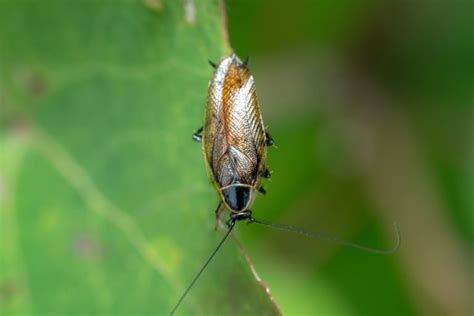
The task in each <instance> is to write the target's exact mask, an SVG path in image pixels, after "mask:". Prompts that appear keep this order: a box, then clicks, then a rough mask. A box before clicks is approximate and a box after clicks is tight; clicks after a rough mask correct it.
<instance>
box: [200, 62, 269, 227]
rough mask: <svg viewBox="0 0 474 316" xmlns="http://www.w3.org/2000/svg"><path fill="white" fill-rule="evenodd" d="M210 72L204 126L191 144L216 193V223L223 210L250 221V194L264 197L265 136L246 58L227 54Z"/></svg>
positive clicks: (253, 197) (251, 198)
mask: <svg viewBox="0 0 474 316" xmlns="http://www.w3.org/2000/svg"><path fill="white" fill-rule="evenodd" d="M211 65H212V66H213V67H214V69H215V72H214V76H213V78H212V79H211V81H210V82H209V90H208V95H207V105H206V115H205V120H204V126H203V127H202V128H200V129H199V130H198V131H197V132H196V133H195V134H194V135H193V139H195V140H197V141H202V145H203V152H204V159H205V161H206V167H207V171H208V175H209V178H210V179H211V181H212V183H213V184H214V187H215V188H216V190H217V192H218V193H219V196H220V200H221V202H220V203H219V205H218V207H217V209H216V224H217V223H218V222H219V221H220V217H221V214H222V212H223V211H224V210H225V209H228V210H230V211H231V219H235V220H241V219H247V218H250V216H251V214H252V212H251V211H250V210H249V208H250V207H251V205H252V203H253V201H254V199H255V196H256V193H257V192H261V193H265V189H264V188H263V186H262V184H261V182H262V178H269V177H270V172H269V171H268V169H267V167H266V160H267V146H271V145H272V144H273V140H272V138H271V137H270V135H269V134H268V133H267V132H266V131H265V126H264V125H263V119H262V115H261V113H260V108H259V106H258V100H257V94H256V90H255V83H254V79H253V76H252V75H251V74H250V72H249V70H248V67H247V65H248V58H247V59H246V60H245V61H244V62H242V61H241V60H240V59H239V58H238V57H237V56H236V55H234V54H232V55H230V56H227V57H225V58H223V59H222V60H221V62H220V63H219V64H218V65H216V64H214V63H211Z"/></svg>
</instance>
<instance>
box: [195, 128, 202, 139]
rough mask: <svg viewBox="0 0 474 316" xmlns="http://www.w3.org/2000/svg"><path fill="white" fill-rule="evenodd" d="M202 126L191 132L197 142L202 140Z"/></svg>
mask: <svg viewBox="0 0 474 316" xmlns="http://www.w3.org/2000/svg"><path fill="white" fill-rule="evenodd" d="M201 133H202V126H201V127H200V128H199V129H198V130H197V131H196V132H194V133H193V140H195V141H197V142H201V141H202V134H201Z"/></svg>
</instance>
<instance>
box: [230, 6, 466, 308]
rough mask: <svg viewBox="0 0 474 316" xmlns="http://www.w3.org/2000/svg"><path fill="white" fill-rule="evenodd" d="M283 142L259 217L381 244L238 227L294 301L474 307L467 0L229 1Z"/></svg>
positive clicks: (287, 299)
mask: <svg viewBox="0 0 474 316" xmlns="http://www.w3.org/2000/svg"><path fill="white" fill-rule="evenodd" d="M226 3H227V10H228V15H229V32H230V40H231V44H232V47H233V48H234V49H235V51H236V52H237V53H238V54H239V55H240V56H245V55H247V54H249V55H250V60H251V62H250V66H251V69H252V71H253V73H254V76H255V78H256V84H257V88H258V93H259V97H260V103H261V107H262V111H263V115H264V120H265V123H266V124H267V125H268V128H269V131H270V133H271V134H272V136H273V138H274V140H275V143H276V145H277V147H278V148H276V149H270V150H269V162H268V164H269V166H270V169H271V170H272V171H273V176H272V179H271V181H269V183H268V184H265V187H266V189H267V192H268V194H267V195H266V196H265V197H261V198H259V199H258V200H257V201H256V203H255V206H254V207H253V209H254V214H255V216H256V217H260V218H265V219H269V220H273V221H277V222H281V223H287V224H295V225H299V226H303V227H306V228H309V229H313V230H319V231H324V232H331V233H334V234H336V235H339V236H343V237H344V238H347V239H350V240H353V241H357V242H359V243H362V244H365V245H373V246H382V245H387V246H388V245H390V243H393V239H394V232H393V229H392V228H391V222H392V221H398V222H399V223H400V227H401V231H402V239H403V241H402V248H401V249H400V251H399V252H398V253H397V254H395V255H392V256H388V257H384V256H377V255H372V254H368V253H363V252H360V251H355V250H352V249H348V248H344V247H340V246H338V245H334V244H330V243H326V242H318V241H313V240H308V239H306V238H304V237H299V236H294V235H290V234H287V233H283V232H278V231H273V230H271V229H267V228H262V227H254V226H251V227H245V228H241V236H242V239H243V240H244V241H245V245H246V246H247V247H248V248H249V249H250V253H251V256H252V258H254V259H255V261H256V266H257V267H258V271H259V273H260V275H261V277H262V278H263V279H264V280H266V281H268V283H269V285H270V288H271V290H272V293H273V294H274V296H275V298H276V300H277V301H278V302H279V303H280V304H281V307H282V309H283V311H284V312H286V313H287V314H288V315H468V314H472V312H473V305H472V298H473V297H474V296H473V293H474V292H473V287H472V284H473V280H474V276H473V271H472V265H471V266H470V265H469V264H470V263H471V264H472V249H473V248H472V247H473V241H474V239H473V237H474V234H473V224H474V221H473V211H474V182H473V179H474V173H473V171H474V156H473V144H474V141H473V135H474V120H473V118H474V116H473V114H474V112H473V105H474V104H473V102H474V93H473V92H474V89H473V88H474V68H473V67H474V18H473V13H474V7H473V2H472V1H462V0H461V1H440V0H432V1H431V0H415V1H371V0H369V1H367V0H363V1H331V0H317V1H313V0H308V1H297V2H288V1H271V2H269V1H253V0H252V1H240V0H235V1H233V0H229V1H226Z"/></svg>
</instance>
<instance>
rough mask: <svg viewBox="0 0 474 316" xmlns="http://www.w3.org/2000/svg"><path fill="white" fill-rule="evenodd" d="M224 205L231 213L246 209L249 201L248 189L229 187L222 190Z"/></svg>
mask: <svg viewBox="0 0 474 316" xmlns="http://www.w3.org/2000/svg"><path fill="white" fill-rule="evenodd" d="M222 195H223V196H224V200H225V203H226V204H227V205H228V206H229V207H230V208H231V209H232V211H236V212H241V211H244V210H245V209H247V207H248V204H249V201H250V188H249V187H244V186H230V187H227V188H225V189H223V190H222Z"/></svg>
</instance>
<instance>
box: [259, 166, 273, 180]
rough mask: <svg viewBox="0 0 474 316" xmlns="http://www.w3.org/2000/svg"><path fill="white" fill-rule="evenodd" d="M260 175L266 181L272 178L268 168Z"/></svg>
mask: <svg viewBox="0 0 474 316" xmlns="http://www.w3.org/2000/svg"><path fill="white" fill-rule="evenodd" d="M260 175H261V176H262V177H264V178H265V179H270V178H271V177H272V174H271V172H270V171H269V170H268V168H265V170H264V171H261V172H260Z"/></svg>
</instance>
